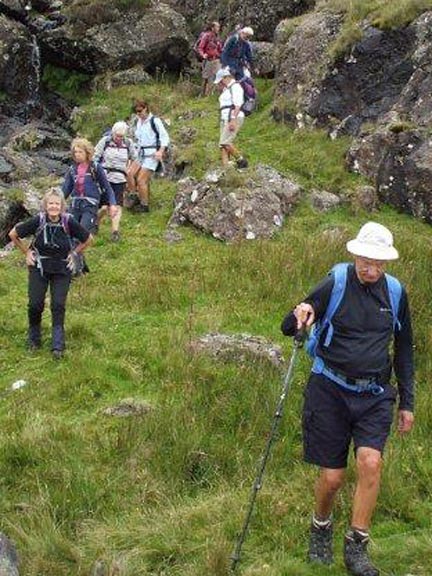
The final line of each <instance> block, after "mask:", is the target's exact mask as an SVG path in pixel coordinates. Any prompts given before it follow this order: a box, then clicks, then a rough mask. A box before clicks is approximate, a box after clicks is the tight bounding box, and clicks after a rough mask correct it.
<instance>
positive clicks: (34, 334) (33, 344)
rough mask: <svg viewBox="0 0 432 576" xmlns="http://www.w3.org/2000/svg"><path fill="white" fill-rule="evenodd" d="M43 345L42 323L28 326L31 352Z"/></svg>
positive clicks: (28, 345)
mask: <svg viewBox="0 0 432 576" xmlns="http://www.w3.org/2000/svg"><path fill="white" fill-rule="evenodd" d="M41 345H42V335H41V326H40V324H33V325H30V326H29V328H28V336H27V348H28V349H29V350H30V352H34V351H35V350H38V349H39V348H40V347H41Z"/></svg>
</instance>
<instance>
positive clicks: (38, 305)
mask: <svg viewBox="0 0 432 576" xmlns="http://www.w3.org/2000/svg"><path fill="white" fill-rule="evenodd" d="M70 283H71V275H70V274H51V273H49V272H45V273H44V275H43V276H42V274H41V273H40V271H39V269H38V268H36V266H30V267H29V284H28V295H29V303H28V320H29V333H28V338H29V343H30V344H34V345H36V346H40V343H41V322H42V313H43V311H44V308H45V297H46V293H47V290H48V287H49V289H50V296H51V325H52V349H53V350H63V349H64V347H65V335H64V319H65V313H66V298H67V295H68V292H69V286H70Z"/></svg>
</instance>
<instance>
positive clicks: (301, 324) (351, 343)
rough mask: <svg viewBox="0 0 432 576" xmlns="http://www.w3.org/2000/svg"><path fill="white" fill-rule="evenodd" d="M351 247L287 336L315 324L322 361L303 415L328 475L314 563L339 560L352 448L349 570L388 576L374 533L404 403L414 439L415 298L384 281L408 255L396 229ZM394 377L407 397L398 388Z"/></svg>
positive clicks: (306, 434)
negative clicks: (336, 534)
mask: <svg viewBox="0 0 432 576" xmlns="http://www.w3.org/2000/svg"><path fill="white" fill-rule="evenodd" d="M346 246H347V250H348V252H350V253H351V254H353V255H354V263H353V264H337V265H336V266H335V267H334V268H333V269H332V271H331V272H330V274H329V275H328V276H327V277H326V278H325V279H324V280H322V281H321V282H320V284H318V286H317V287H316V288H315V289H314V290H313V291H312V292H311V294H310V295H309V296H308V297H307V298H305V300H304V301H303V302H301V303H300V304H298V305H297V306H296V307H295V308H294V310H292V312H290V313H289V314H288V315H287V316H286V317H285V319H284V321H283V323H282V331H283V333H284V334H285V335H289V336H292V335H294V334H295V332H296V331H297V330H300V329H303V328H308V327H311V326H312V325H314V326H313V328H312V330H311V333H310V336H309V340H308V342H307V349H308V351H309V353H310V355H311V356H312V357H313V358H314V362H313V366H312V372H311V375H310V378H309V381H308V384H307V387H306V390H305V394H304V396H305V401H304V407H303V442H304V458H305V460H306V462H309V463H312V464H315V465H317V466H319V468H320V471H319V476H318V479H317V482H316V485H315V509H314V513H313V516H312V522H311V527H310V542H309V554H308V557H309V561H310V562H314V563H319V564H330V563H332V561H333V523H332V509H333V504H334V500H335V497H336V494H337V492H338V490H339V489H340V488H341V486H342V485H343V483H344V479H345V472H346V467H347V459H348V453H349V447H350V445H351V442H352V443H353V447H354V454H355V462H356V473H357V482H356V487H355V492H354V500H353V507H352V515H351V525H350V528H349V529H348V531H347V533H346V535H345V545H344V560H345V566H346V568H347V570H348V572H349V573H350V574H352V575H354V576H378V575H379V570H378V569H377V568H375V566H374V565H373V564H372V562H371V560H370V558H369V555H368V552H367V544H368V540H369V527H370V523H371V519H372V515H373V511H374V508H375V504H376V501H377V497H378V492H379V485H380V475H381V467H382V453H383V450H384V446H385V443H386V440H387V437H388V435H389V432H390V427H391V423H392V417H393V406H394V402H395V400H396V396H397V395H398V396H399V406H398V407H399V412H398V430H399V432H400V433H401V434H405V433H407V432H409V431H410V430H411V428H412V426H413V423H414V416H413V406H414V390H413V389H414V363H413V343H412V330H411V320H410V312H409V306H408V298H407V294H406V291H405V289H404V287H403V286H402V285H401V284H400V282H399V281H398V280H397V279H396V278H394V277H392V276H390V275H389V274H385V273H384V268H385V265H386V263H387V262H388V261H390V260H396V259H397V258H398V257H399V254H398V252H397V250H396V248H395V247H394V246H393V236H392V233H391V232H390V230H388V229H387V228H385V227H384V226H382V225H381V224H377V223H376V222H368V223H367V224H365V225H364V226H363V227H362V228H361V229H360V231H359V233H358V235H357V237H356V238H354V239H353V240H350V241H349V242H347V245H346ZM392 342H393V343H394V347H393V349H394V355H393V358H391V357H390V347H391V344H392ZM393 369H394V372H395V375H396V380H397V390H396V388H395V387H393V386H392V385H391V384H390V376H391V373H392V370H393Z"/></svg>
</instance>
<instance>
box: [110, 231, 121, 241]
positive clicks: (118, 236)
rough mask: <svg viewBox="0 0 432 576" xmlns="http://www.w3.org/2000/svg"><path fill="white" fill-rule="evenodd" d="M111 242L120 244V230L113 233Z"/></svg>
mask: <svg viewBox="0 0 432 576" xmlns="http://www.w3.org/2000/svg"><path fill="white" fill-rule="evenodd" d="M111 242H120V233H119V232H118V230H114V232H111Z"/></svg>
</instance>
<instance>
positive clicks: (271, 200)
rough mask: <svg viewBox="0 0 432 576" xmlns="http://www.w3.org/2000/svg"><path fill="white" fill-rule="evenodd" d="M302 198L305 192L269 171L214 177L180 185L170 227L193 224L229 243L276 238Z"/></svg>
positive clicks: (211, 174) (261, 169) (216, 174)
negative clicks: (274, 236)
mask: <svg viewBox="0 0 432 576" xmlns="http://www.w3.org/2000/svg"><path fill="white" fill-rule="evenodd" d="M299 199H300V187H299V186H298V185H297V184H296V183H295V182H292V181H290V180H288V179H287V178H284V177H283V176H282V175H281V174H280V173H278V172H277V171H276V170H274V169H273V168H271V167H269V166H262V165H258V166H257V167H256V169H255V171H254V172H251V173H242V174H239V173H238V172H236V171H235V170H234V169H231V170H226V171H222V170H216V171H213V172H208V173H207V174H206V176H205V178H204V180H202V181H201V182H197V181H196V180H194V179H193V178H185V179H183V180H180V181H179V184H178V191H177V194H176V197H175V208H174V212H173V215H172V217H171V219H170V222H169V228H172V227H177V226H179V225H185V224H191V225H192V226H195V227H196V228H198V229H199V230H202V231H203V232H206V233H207V234H211V235H212V236H213V237H214V238H217V239H219V240H223V241H227V242H230V241H235V240H240V239H242V238H245V239H246V240H254V239H256V238H270V237H271V236H272V235H273V234H274V233H275V232H277V231H278V230H280V228H281V226H282V224H283V222H284V219H285V216H286V215H288V214H290V213H291V212H292V210H293V209H294V207H295V205H296V204H297V202H298V201H299Z"/></svg>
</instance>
